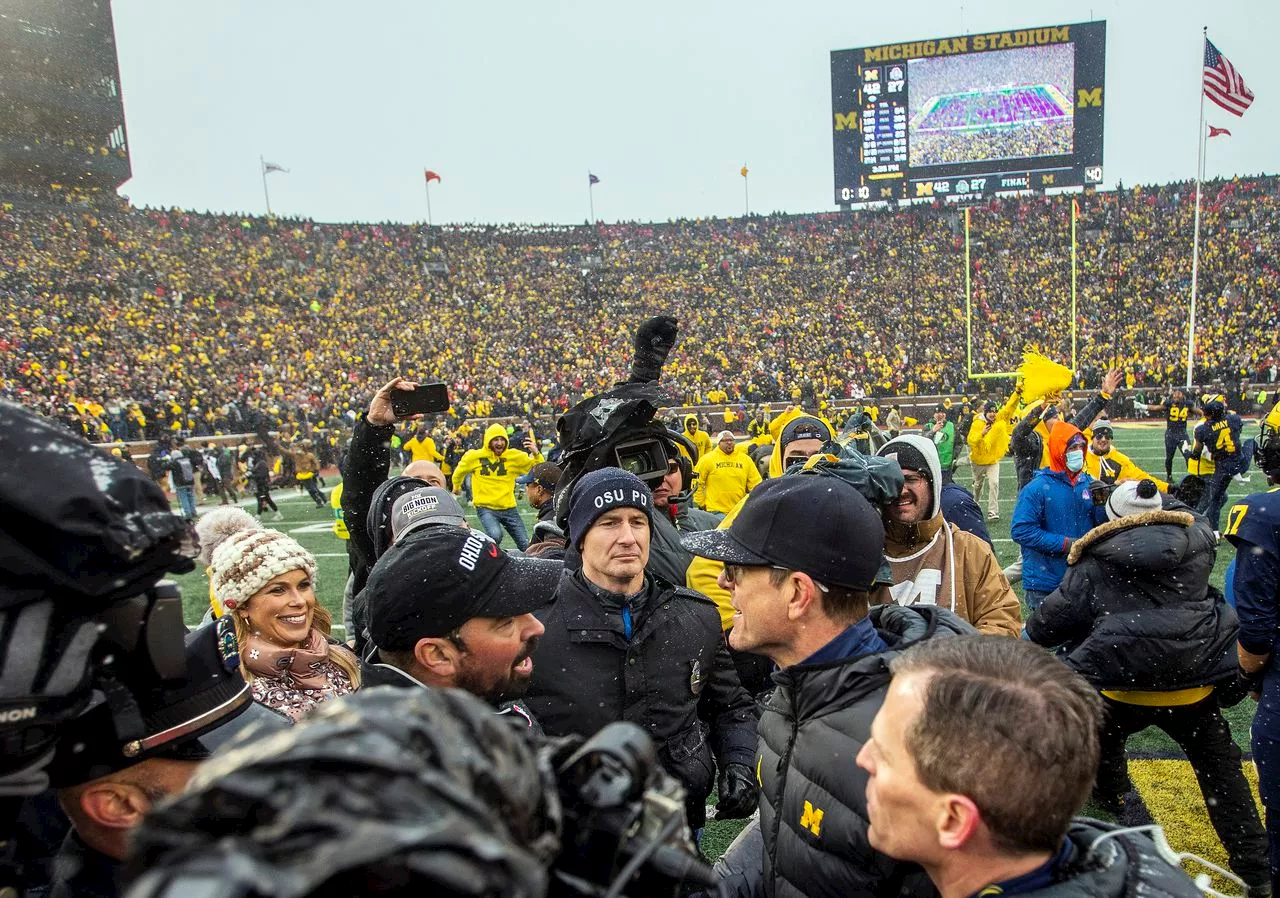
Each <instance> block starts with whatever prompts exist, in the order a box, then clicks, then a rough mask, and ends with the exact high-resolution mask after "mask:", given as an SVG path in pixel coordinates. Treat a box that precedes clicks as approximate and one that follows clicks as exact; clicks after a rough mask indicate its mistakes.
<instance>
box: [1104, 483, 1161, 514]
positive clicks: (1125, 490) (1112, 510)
mask: <svg viewBox="0 0 1280 898" xmlns="http://www.w3.org/2000/svg"><path fill="white" fill-rule="evenodd" d="M1163 507H1164V505H1163V503H1162V502H1161V501H1160V490H1159V489H1157V488H1156V484H1155V481H1153V480H1126V481H1125V482H1124V483H1122V484H1120V485H1119V486H1118V487H1116V488H1115V490H1113V491H1112V493H1111V496H1110V497H1109V498H1108V499H1107V517H1108V518H1110V519H1111V520H1113V521H1114V520H1116V519H1117V518H1123V517H1128V516H1129V515H1134V514H1145V513H1146V512H1148V511H1159V510H1160V509H1161V508H1163Z"/></svg>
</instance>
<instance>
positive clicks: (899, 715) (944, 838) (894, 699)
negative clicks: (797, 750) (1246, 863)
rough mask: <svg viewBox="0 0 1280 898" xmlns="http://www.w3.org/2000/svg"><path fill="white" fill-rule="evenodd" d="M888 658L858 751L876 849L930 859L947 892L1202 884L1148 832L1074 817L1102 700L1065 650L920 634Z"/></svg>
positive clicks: (1094, 755) (1149, 890) (1181, 891)
mask: <svg viewBox="0 0 1280 898" xmlns="http://www.w3.org/2000/svg"><path fill="white" fill-rule="evenodd" d="M891 668H892V670H893V685H892V686H891V687H890V688H889V694H888V695H887V696H886V697H885V700H884V704H883V706H881V708H880V711H879V713H878V714H876V718H875V721H874V722H873V723H872V725H871V738H870V740H868V742H867V744H866V745H865V746H863V749H862V751H861V753H859V755H858V766H859V767H861V768H862V769H863V770H865V771H866V772H867V774H868V782H867V807H868V810H869V811H870V813H871V829H870V832H869V835H870V839H871V844H872V845H873V846H875V847H876V849H878V850H880V851H883V852H885V853H886V854H888V855H890V856H892V857H895V858H898V859H900V860H903V861H915V862H917V863H919V864H920V865H921V866H923V867H924V869H925V871H926V872H927V873H928V874H929V878H930V879H932V880H933V882H934V884H935V885H937V887H938V889H939V891H940V892H941V893H942V896H943V898H965V896H970V895H1044V896H1050V895H1052V896H1057V898H1074V896H1077V895H1078V896H1081V898H1083V896H1090V898H1111V896H1115V898H1121V896H1128V895H1153V896H1154V895H1160V896H1165V898H1196V896H1198V895H1199V894H1200V891H1199V889H1197V888H1196V886H1195V884H1194V883H1193V882H1192V881H1191V879H1190V877H1188V876H1187V875H1186V874H1185V873H1183V872H1182V871H1181V870H1179V869H1177V868H1175V867H1174V866H1172V865H1171V864H1170V863H1168V862H1166V861H1165V860H1164V859H1163V858H1162V857H1161V855H1160V854H1159V852H1158V850H1157V848H1156V846H1155V844H1154V843H1153V842H1152V841H1151V840H1150V839H1148V838H1147V837H1145V836H1144V835H1142V834H1138V833H1134V832H1131V831H1125V830H1119V829H1118V828H1116V827H1109V826H1107V825H1106V824H1101V823H1098V822H1097V821H1095V820H1080V819H1076V820H1073V819H1072V817H1073V815H1075V814H1076V813H1077V812H1078V811H1079V810H1080V807H1081V806H1082V805H1083V804H1084V802H1085V799H1086V798H1087V797H1088V795H1089V783H1090V782H1091V780H1092V779H1093V770H1094V766H1095V765H1096V764H1097V761H1098V723H1099V718H1100V717H1101V710H1102V709H1101V702H1100V701H1099V699H1098V695H1097V693H1096V692H1094V691H1093V689H1092V688H1090V686H1089V684H1088V683H1086V682H1085V681H1084V680H1083V679H1081V678H1080V677H1079V676H1076V675H1075V674H1073V673H1071V671H1070V670H1068V669H1067V668H1066V667H1064V666H1063V665H1062V664H1061V663H1060V662H1058V661H1055V660H1054V659H1053V658H1051V657H1050V656H1049V655H1047V654H1045V653H1044V652H1042V651H1039V650H1038V649H1036V648H1035V647H1033V646H1031V645H1028V644H1027V643H1026V642H1022V641H1019V640H1013V639H989V638H986V637H981V636H976V637H961V638H959V639H936V640H931V641H929V642H925V643H921V644H920V645H918V646H915V647H913V648H911V649H908V650H907V651H906V652H904V653H903V654H902V655H900V656H899V657H898V658H896V659H894V661H893V663H892V665H891ZM1032 720H1034V721H1035V722H1036V725H1035V726H1031V727H1026V726H1021V727H1020V726H1017V725H1015V726H1012V727H1011V726H1010V725H1009V724H1010V721H1032ZM1046 764H1049V765H1050V766H1051V768H1052V775H1046V771H1045V769H1044V768H1045V765H1046ZM1250 894H1253V893H1252V891H1251V892H1250Z"/></svg>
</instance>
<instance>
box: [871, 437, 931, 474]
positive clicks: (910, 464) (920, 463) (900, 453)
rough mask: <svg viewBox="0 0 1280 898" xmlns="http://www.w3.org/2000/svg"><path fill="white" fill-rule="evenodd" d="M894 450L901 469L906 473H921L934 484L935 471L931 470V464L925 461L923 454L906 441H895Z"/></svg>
mask: <svg viewBox="0 0 1280 898" xmlns="http://www.w3.org/2000/svg"><path fill="white" fill-rule="evenodd" d="M885 445H889V444H888V443H886V444H885ZM892 448H893V455H894V457H895V458H897V460H898V467H899V468H901V469H902V470H904V471H907V470H910V471H919V472H920V473H921V474H923V475H924V476H925V478H926V479H927V480H928V481H929V482H930V483H933V471H932V470H931V469H930V468H929V462H928V460H927V459H925V457H924V453H923V452H921V451H920V450H919V449H917V448H916V447H915V446H912V445H911V444H910V443H908V442H906V441H905V440H895V441H894V442H893V446H892ZM882 451H883V450H882Z"/></svg>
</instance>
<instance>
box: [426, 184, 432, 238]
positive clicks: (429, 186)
mask: <svg viewBox="0 0 1280 898" xmlns="http://www.w3.org/2000/svg"><path fill="white" fill-rule="evenodd" d="M425 180H426V182H427V227H428V228H430V227H431V179H430V178H425Z"/></svg>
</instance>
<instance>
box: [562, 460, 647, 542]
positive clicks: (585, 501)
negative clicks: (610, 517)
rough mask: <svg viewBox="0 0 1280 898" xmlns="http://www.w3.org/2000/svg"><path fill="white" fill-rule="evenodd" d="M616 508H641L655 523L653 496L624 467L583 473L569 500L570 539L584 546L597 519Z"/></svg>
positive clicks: (641, 481) (642, 483)
mask: <svg viewBox="0 0 1280 898" xmlns="http://www.w3.org/2000/svg"><path fill="white" fill-rule="evenodd" d="M615 508H638V509H640V510H641V511H643V512H644V513H645V516H646V517H648V518H650V520H652V518H653V493H652V492H651V491H650V490H649V487H648V486H646V485H645V482H644V481H643V480H641V479H640V478H639V477H637V476H636V475H634V474H632V473H630V472H628V471H624V470H622V469H621V468H600V469H599V470H597V471H592V472H591V473H589V474H583V475H582V476H581V477H579V478H578V482H577V483H576V484H575V485H574V487H573V497H572V498H571V499H570V500H569V540H570V541H571V542H572V543H573V544H574V545H575V546H580V545H581V544H582V537H584V536H585V535H586V533H587V531H588V530H590V529H591V525H592V524H594V523H595V521H596V518H598V517H600V515H602V514H604V513H605V512H606V511H612V510H613V509H615Z"/></svg>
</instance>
